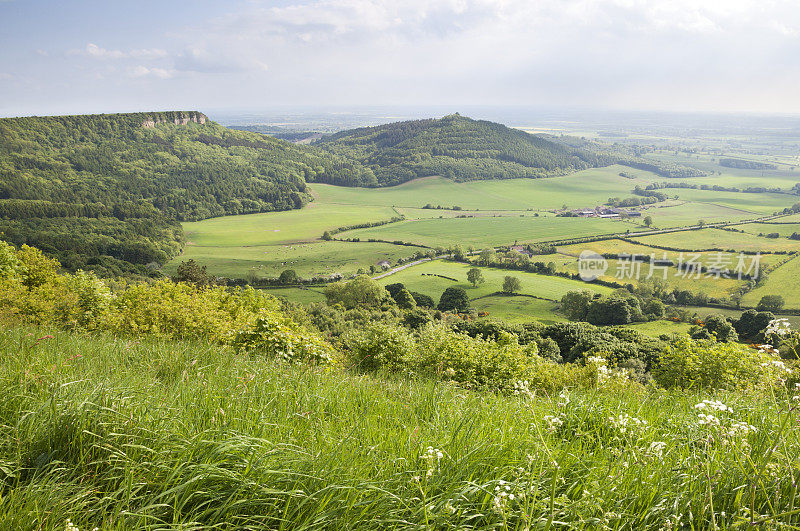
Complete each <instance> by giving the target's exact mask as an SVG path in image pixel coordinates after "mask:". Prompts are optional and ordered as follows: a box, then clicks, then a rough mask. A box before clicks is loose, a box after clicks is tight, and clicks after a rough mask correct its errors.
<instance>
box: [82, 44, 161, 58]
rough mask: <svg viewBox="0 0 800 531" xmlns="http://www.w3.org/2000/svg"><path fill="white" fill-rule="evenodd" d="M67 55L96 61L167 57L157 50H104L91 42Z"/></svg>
mask: <svg viewBox="0 0 800 531" xmlns="http://www.w3.org/2000/svg"><path fill="white" fill-rule="evenodd" d="M67 54H68V55H82V56H85V57H93V58H97V59H127V58H134V59H157V58H161V57H166V56H167V52H166V50H161V49H158V48H150V49H135V50H129V51H122V50H108V49H106V48H102V47H100V46H98V45H96V44H94V43H93V42H90V43H88V44H87V45H86V47H85V48H83V49H81V50H75V49H73V50H69V51H68V52H67Z"/></svg>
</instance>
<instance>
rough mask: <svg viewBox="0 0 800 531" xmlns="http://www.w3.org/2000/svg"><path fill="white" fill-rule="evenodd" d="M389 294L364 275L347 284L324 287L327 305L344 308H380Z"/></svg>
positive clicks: (341, 282)
mask: <svg viewBox="0 0 800 531" xmlns="http://www.w3.org/2000/svg"><path fill="white" fill-rule="evenodd" d="M388 297H389V293H388V292H387V291H386V289H385V288H384V287H383V286H381V285H380V284H378V283H377V282H376V281H374V280H372V279H371V278H369V277H368V276H366V275H362V276H360V277H356V278H355V279H353V280H350V281H349V282H343V281H340V282H335V283H333V284H328V285H327V286H326V287H325V298H326V299H327V300H328V304H341V305H342V306H344V307H345V308H355V307H356V306H380V305H381V303H383V302H384V301H385V300H386V299H387V298H388Z"/></svg>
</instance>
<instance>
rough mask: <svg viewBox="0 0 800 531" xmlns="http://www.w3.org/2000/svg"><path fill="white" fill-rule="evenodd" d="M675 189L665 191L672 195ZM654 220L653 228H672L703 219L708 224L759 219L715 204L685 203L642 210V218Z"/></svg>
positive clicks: (652, 206) (653, 206)
mask: <svg viewBox="0 0 800 531" xmlns="http://www.w3.org/2000/svg"><path fill="white" fill-rule="evenodd" d="M673 191H675V190H674V189H671V190H665V192H667V193H672V192H673ZM645 216H650V217H651V218H653V227H658V228H662V229H664V228H672V227H688V226H692V225H696V224H697V222H698V220H700V219H702V220H704V221H706V222H707V223H719V222H723V221H742V220H746V219H752V218H754V217H757V215H756V214H753V213H752V212H745V211H743V210H740V209H738V208H730V207H726V206H721V205H716V204H714V203H694V202H683V203H680V204H677V205H672V206H660V203H657V204H655V205H649V206H647V207H645V208H643V209H642V217H645Z"/></svg>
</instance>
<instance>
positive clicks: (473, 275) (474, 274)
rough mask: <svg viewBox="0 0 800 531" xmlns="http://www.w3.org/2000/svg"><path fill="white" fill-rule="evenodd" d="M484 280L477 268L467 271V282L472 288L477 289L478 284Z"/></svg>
mask: <svg viewBox="0 0 800 531" xmlns="http://www.w3.org/2000/svg"><path fill="white" fill-rule="evenodd" d="M485 280H486V279H485V278H483V273H482V272H481V270H480V269H478V268H477V267H473V268H472V269H470V270H469V271H467V281H469V283H470V284H472V286H473V287H477V286H478V284H482V283H483V282H484V281H485Z"/></svg>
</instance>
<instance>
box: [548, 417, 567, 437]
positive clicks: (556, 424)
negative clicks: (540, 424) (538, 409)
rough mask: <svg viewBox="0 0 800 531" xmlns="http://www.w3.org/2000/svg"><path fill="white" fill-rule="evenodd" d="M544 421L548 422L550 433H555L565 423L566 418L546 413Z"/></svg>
mask: <svg viewBox="0 0 800 531" xmlns="http://www.w3.org/2000/svg"><path fill="white" fill-rule="evenodd" d="M544 421H545V423H547V432H548V433H555V432H557V431H558V428H560V427H561V426H563V425H564V420H563V419H562V418H561V417H554V416H552V415H546V416H545V417H544Z"/></svg>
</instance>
